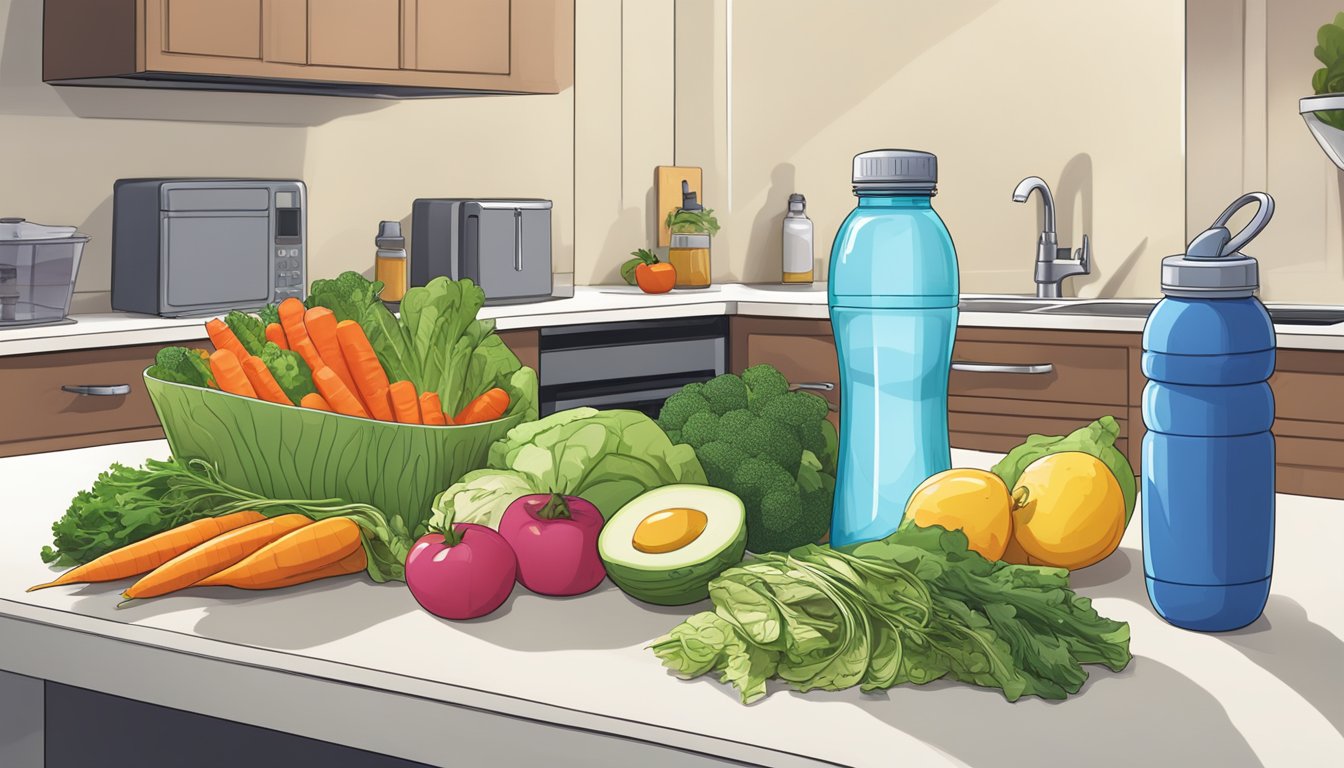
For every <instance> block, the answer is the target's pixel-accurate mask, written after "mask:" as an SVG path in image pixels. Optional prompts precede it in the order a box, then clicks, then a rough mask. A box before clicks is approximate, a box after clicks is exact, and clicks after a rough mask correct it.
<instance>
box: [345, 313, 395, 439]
mask: <svg viewBox="0 0 1344 768" xmlns="http://www.w3.org/2000/svg"><path fill="white" fill-rule="evenodd" d="M336 338H337V340H338V341H340V344H341V353H342V354H343V355H345V363H346V365H347V366H348V367H349V368H350V376H351V377H353V378H354V380H355V387H356V388H357V389H358V390H359V395H360V397H362V398H364V400H365V401H368V400H369V399H370V398H372V397H373V396H374V394H376V393H377V392H378V390H380V389H383V388H385V387H387V386H389V384H390V382H389V381H388V380H387V373H386V372H385V371H383V364H382V363H380V362H378V355H377V353H375V352H374V351H373V345H371V344H369V337H368V336H365V335H364V329H363V328H361V327H359V323H356V322H355V321H354V320H342V321H341V322H339V323H337V324H336ZM389 420H390V416H389Z"/></svg>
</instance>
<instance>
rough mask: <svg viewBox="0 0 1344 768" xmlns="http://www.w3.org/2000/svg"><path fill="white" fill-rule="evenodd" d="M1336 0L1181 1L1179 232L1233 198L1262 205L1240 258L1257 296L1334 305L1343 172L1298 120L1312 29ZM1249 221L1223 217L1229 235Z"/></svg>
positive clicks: (1342, 255) (1340, 280)
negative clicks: (1183, 114)
mask: <svg viewBox="0 0 1344 768" xmlns="http://www.w3.org/2000/svg"><path fill="white" fill-rule="evenodd" d="M1340 10H1341V6H1340V4H1339V2H1338V1H1337V0H1190V2H1189V3H1188V7H1187V14H1188V21H1187V27H1188V29H1189V31H1190V32H1189V54H1188V56H1189V59H1188V69H1189V83H1188V89H1189V92H1190V103H1189V132H1190V136H1189V140H1190V156H1189V168H1188V178H1189V188H1188V191H1187V192H1188V194H1187V204H1188V219H1187V229H1188V231H1189V232H1190V233H1191V234H1194V233H1196V232H1199V231H1200V230H1202V229H1203V228H1204V227H1207V226H1208V225H1209V223H1211V222H1212V220H1213V219H1214V217H1216V216H1217V215H1218V214H1219V213H1221V212H1222V210H1223V209H1224V208H1225V207H1226V206H1227V205H1228V204H1229V203H1230V202H1231V201H1232V200H1234V199H1236V198H1237V197H1238V196H1240V195H1241V193H1242V192H1245V191H1250V190H1263V191H1266V192H1269V193H1270V194H1271V195H1273V196H1274V201H1275V213H1274V219H1273V221H1271V222H1270V225H1269V227H1268V228H1267V229H1266V230H1265V231H1264V232H1263V233H1262V234H1261V235H1260V236H1259V237H1258V238H1256V240H1255V242H1253V243H1252V244H1251V245H1249V246H1247V248H1246V252H1247V253H1249V254H1250V255H1252V256H1255V257H1256V258H1257V259H1259V261H1260V281H1261V291H1260V295H1261V297H1262V298H1264V299H1267V300H1271V301H1288V302H1302V303H1329V304H1339V303H1344V217H1342V216H1341V206H1342V205H1344V203H1341V198H1342V197H1344V196H1342V195H1341V189H1344V173H1342V172H1341V171H1340V170H1339V169H1337V168H1335V166H1334V164H1332V163H1331V162H1330V161H1329V160H1328V159H1327V158H1326V156H1325V154H1324V153H1323V152H1322V151H1321V149H1320V148H1319V147H1318V146H1317V144H1316V141H1315V139H1313V138H1312V136H1311V133H1310V132H1309V131H1308V130H1307V127H1306V125H1305V124H1303V121H1302V117H1301V115H1299V114H1298V99H1300V98H1302V97H1304V96H1310V95H1312V91H1311V75H1312V73H1313V72H1314V71H1315V70H1316V69H1317V68H1318V67H1320V66H1321V65H1320V63H1319V62H1317V61H1316V59H1315V57H1314V56H1313V54H1312V51H1313V49H1314V48H1315V46H1316V30H1317V29H1318V28H1319V27H1320V26H1321V25H1322V24H1325V23H1327V22H1329V21H1331V20H1333V19H1334V17H1335V14H1336V13H1338V12H1339V11H1340ZM1249 215H1250V214H1249V212H1247V213H1244V214H1242V215H1241V216H1240V217H1238V218H1237V219H1234V221H1233V223H1234V225H1235V226H1240V224H1241V223H1242V222H1244V221H1245V220H1246V218H1247V217H1248V216H1249Z"/></svg>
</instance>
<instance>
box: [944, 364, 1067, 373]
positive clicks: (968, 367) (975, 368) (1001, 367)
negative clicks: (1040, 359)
mask: <svg viewBox="0 0 1344 768" xmlns="http://www.w3.org/2000/svg"><path fill="white" fill-rule="evenodd" d="M952 370H954V371H966V372H967V373H1050V372H1051V371H1053V370H1055V366H1054V364H1053V363H953V364H952Z"/></svg>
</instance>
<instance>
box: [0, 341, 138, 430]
mask: <svg viewBox="0 0 1344 768" xmlns="http://www.w3.org/2000/svg"><path fill="white" fill-rule="evenodd" d="M159 349H160V346H159V345H148V346H137V347H113V348H110V349H91V350H83V351H79V352H54V353H44V354H35V355H16V356H13V357H0V381H2V382H3V383H4V386H3V390H4V392H5V394H6V396H5V397H3V398H0V425H3V429H0V456H12V455H16V454H20V453H31V452H35V451H39V450H52V449H54V448H71V447H76V446H78V445H95V444H99V443H107V442H115V441H116V439H117V438H113V439H106V440H100V439H90V440H87V441H79V440H72V441H71V440H66V441H63V440H61V439H60V438H72V437H76V436H83V435H110V434H111V433H121V432H125V431H128V430H132V431H138V434H137V435H135V436H134V437H121V438H119V439H147V438H150V437H154V436H155V435H154V434H152V431H153V430H155V429H157V428H158V425H159V420H158V416H156V415H155V413H154V407H153V405H151V404H150V401H149V394H148V393H147V392H146V391H145V386H144V377H143V375H142V374H143V372H144V370H145V368H146V367H148V366H149V365H151V364H152V363H153V362H154V354H155V353H156V352H157V351H158V350H159ZM88 384H102V385H116V384H125V385H128V386H129V387H130V393H129V394H126V395H111V396H96V395H77V394H72V393H70V392H66V391H64V390H62V389H61V387H62V386H77V385H88ZM147 431H148V433H147ZM160 434H161V433H160ZM35 443H40V444H35Z"/></svg>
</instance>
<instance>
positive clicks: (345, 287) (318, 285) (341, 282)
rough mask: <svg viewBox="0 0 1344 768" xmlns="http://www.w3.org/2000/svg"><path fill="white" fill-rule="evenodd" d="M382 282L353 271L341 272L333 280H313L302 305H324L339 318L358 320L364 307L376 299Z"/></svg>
mask: <svg viewBox="0 0 1344 768" xmlns="http://www.w3.org/2000/svg"><path fill="white" fill-rule="evenodd" d="M382 291H383V284H382V282H381V281H378V280H369V279H368V278H367V277H365V276H363V275H361V274H359V273H358V272H354V271H347V272H342V273H341V274H339V275H337V276H336V279H334V280H314V281H313V287H312V288H311V289H310V290H309V291H308V300H307V301H306V302H304V305H305V306H307V307H308V308H309V309H312V308H313V307H326V308H327V309H330V310H331V311H332V312H333V313H334V314H335V315H336V320H337V322H340V321H341V320H356V321H357V320H359V318H360V316H361V315H362V314H363V312H364V308H365V307H367V306H368V305H370V304H372V303H374V302H375V301H377V300H378V294H380V293H382Z"/></svg>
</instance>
